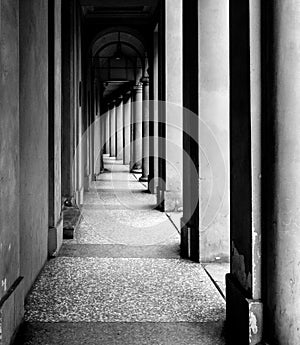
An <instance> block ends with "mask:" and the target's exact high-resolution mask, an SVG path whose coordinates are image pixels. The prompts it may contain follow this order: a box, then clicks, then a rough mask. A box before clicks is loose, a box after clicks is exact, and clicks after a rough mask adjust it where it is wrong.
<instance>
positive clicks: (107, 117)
mask: <svg viewBox="0 0 300 345" xmlns="http://www.w3.org/2000/svg"><path fill="white" fill-rule="evenodd" d="M109 137H110V109H109V106H107V112H106V114H105V148H106V149H105V153H106V154H107V155H110V145H109Z"/></svg>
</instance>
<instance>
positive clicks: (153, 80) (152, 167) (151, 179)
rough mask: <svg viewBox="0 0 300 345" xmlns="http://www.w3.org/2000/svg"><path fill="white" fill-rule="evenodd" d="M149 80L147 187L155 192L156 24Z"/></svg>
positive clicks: (156, 145) (151, 191) (156, 156)
mask: <svg viewBox="0 0 300 345" xmlns="http://www.w3.org/2000/svg"><path fill="white" fill-rule="evenodd" d="M151 75H152V78H151V80H150V90H151V96H150V99H151V101H150V130H149V136H150V142H149V156H150V157H149V178H148V189H149V192H150V193H152V194H155V193H156V188H157V185H158V26H157V27H156V29H155V32H154V33H153V63H152V73H151Z"/></svg>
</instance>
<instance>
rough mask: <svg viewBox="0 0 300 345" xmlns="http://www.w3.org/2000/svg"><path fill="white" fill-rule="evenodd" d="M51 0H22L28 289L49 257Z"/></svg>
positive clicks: (22, 144) (22, 200) (24, 228)
mask: <svg viewBox="0 0 300 345" xmlns="http://www.w3.org/2000/svg"><path fill="white" fill-rule="evenodd" d="M47 5H48V2H47V1H46V0H22V1H20V157H21V159H20V168H21V171H22V174H21V178H20V182H21V183H20V205H21V207H20V227H21V229H20V233H21V237H20V238H21V275H23V276H24V277H25V293H26V292H28V290H29V288H30V286H31V284H32V283H33V281H34V280H35V278H36V276H37V274H38V273H39V271H40V269H41V268H42V266H43V265H44V263H45V261H46V259H47V240H48V25H47V24H48V12H47V10H48V6H47Z"/></svg>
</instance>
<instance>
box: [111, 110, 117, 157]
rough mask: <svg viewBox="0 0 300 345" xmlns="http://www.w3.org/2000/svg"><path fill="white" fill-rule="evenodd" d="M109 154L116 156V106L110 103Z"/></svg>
mask: <svg viewBox="0 0 300 345" xmlns="http://www.w3.org/2000/svg"><path fill="white" fill-rule="evenodd" d="M110 156H111V157H116V106H115V103H112V108H111V110H110Z"/></svg>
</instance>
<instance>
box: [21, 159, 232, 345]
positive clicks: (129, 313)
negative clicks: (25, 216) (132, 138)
mask: <svg viewBox="0 0 300 345" xmlns="http://www.w3.org/2000/svg"><path fill="white" fill-rule="evenodd" d="M105 163H106V165H105V167H106V170H105V173H104V174H101V175H100V176H99V179H98V180H97V181H95V182H93V183H92V185H91V188H90V191H89V192H88V193H87V194H86V195H85V203H84V206H83V208H82V220H81V223H80V225H79V227H78V228H77V229H76V231H75V236H74V239H73V240H65V241H64V244H63V247H62V249H61V251H60V253H59V255H58V256H57V257H56V258H54V259H51V260H50V261H49V262H48V263H47V264H46V266H45V268H44V269H43V271H42V273H41V275H40V276H39V278H38V279H37V281H36V283H35V285H34V287H33V289H32V291H31V293H30V295H29V296H28V298H27V301H26V305H25V323H24V325H23V326H22V328H21V330H20V333H19V335H18V337H17V339H16V342H15V344H19V345H36V344H43V345H54V344H55V345H56V344H70V345H72V344H75V345H77V344H88V345H94V344H129V345H135V344H139V345H143V344H146V345H148V344H149V345H150V344H151V345H152V344H157V345H160V344H161V345H163V344H172V345H185V344H189V345H193V344H195V345H196V344H197V345H202V344H203V345H224V344H225V341H224V339H223V324H224V319H225V303H224V299H223V298H222V297H221V295H220V293H219V292H218V291H217V289H216V288H215V286H214V285H213V283H212V282H211V280H210V279H209V277H208V275H207V274H206V272H205V270H204V269H203V268H202V266H201V265H199V264H195V263H192V262H189V261H185V260H182V259H180V256H179V233H178V231H177V229H176V227H175V226H174V224H173V223H172V222H171V221H170V219H169V218H168V217H167V216H166V215H165V214H164V213H161V212H159V211H157V210H155V209H154V207H155V196H153V195H151V194H148V193H147V192H146V188H145V186H144V185H143V184H141V183H140V182H138V176H135V175H132V174H129V173H128V167H126V166H123V165H122V164H121V163H120V162H118V161H115V160H113V159H111V158H108V157H106V158H105Z"/></svg>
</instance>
